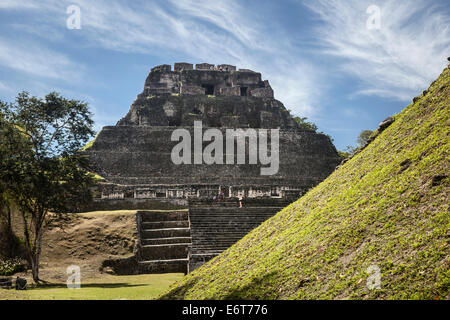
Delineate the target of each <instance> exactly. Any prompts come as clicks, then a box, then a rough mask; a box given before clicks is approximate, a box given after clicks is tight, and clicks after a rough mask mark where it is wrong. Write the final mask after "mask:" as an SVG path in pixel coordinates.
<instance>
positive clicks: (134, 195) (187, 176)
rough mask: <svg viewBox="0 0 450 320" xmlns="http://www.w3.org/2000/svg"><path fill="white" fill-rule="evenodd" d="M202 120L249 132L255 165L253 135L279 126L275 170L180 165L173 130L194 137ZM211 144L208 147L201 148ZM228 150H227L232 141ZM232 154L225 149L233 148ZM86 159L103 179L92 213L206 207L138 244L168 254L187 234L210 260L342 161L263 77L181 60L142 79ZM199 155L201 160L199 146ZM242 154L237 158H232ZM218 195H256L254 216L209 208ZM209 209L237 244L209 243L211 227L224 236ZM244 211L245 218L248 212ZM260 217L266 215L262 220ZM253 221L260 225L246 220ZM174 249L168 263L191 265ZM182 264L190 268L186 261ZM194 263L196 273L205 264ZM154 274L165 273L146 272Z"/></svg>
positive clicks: (205, 125) (221, 127)
mask: <svg viewBox="0 0 450 320" xmlns="http://www.w3.org/2000/svg"><path fill="white" fill-rule="evenodd" d="M199 122H201V124H202V129H201V130H202V131H205V130H207V129H209V128H216V129H217V130H219V132H222V133H223V137H224V138H223V139H225V137H226V131H227V129H242V131H241V133H242V134H243V135H244V137H243V139H244V140H243V141H244V143H245V146H246V148H245V159H250V157H251V156H252V154H253V152H255V151H254V150H253V149H252V148H251V146H250V139H245V132H246V130H249V129H252V130H254V131H255V132H256V133H257V134H261V133H264V134H265V133H267V132H269V131H271V130H272V129H279V168H278V171H277V173H276V174H273V175H261V167H263V164H262V163H256V164H252V163H250V161H246V162H245V163H243V164H242V163H241V164H239V162H238V161H235V162H234V163H233V164H226V163H225V164H218V163H213V164H204V163H201V164H192V163H195V161H193V162H191V164H187V163H182V164H174V163H173V162H172V158H171V153H172V150H173V148H174V147H175V146H176V145H177V144H178V143H179V142H178V141H172V139H171V137H172V133H173V132H174V130H175V129H186V130H187V132H189V133H191V134H192V136H194V135H195V132H194V131H195V130H194V123H199ZM259 137H261V136H259ZM259 139H260V138H259ZM267 142H268V144H269V145H270V144H271V143H272V141H271V140H270V139H268V140H267ZM209 143H210V142H209V141H203V142H201V145H202V147H203V148H202V150H204V148H205V147H206V146H208V144H209ZM236 143H237V144H238V143H239V142H236ZM223 145H224V146H225V145H226V141H225V140H224V141H223ZM269 150H270V148H269ZM225 152H226V153H228V152H229V151H228V149H227V150H225ZM86 153H87V154H88V155H89V158H90V161H91V165H92V170H93V171H94V172H95V173H96V174H98V175H99V176H101V177H102V178H103V179H104V181H103V182H102V183H101V184H100V187H99V189H98V191H97V199H96V200H95V202H94V204H95V206H96V208H95V209H125V208H127V209H155V208H158V209H161V208H178V209H179V208H183V207H184V208H187V207H188V204H189V201H191V203H192V201H194V200H195V199H198V200H197V201H200V202H201V203H202V201H203V202H204V203H202V204H201V205H198V203H197V205H195V206H194V205H191V211H190V215H191V216H192V215H194V216H195V217H194V216H192V218H194V219H193V220H192V219H191V220H190V222H189V217H188V218H187V219H188V220H187V221H188V223H187V222H174V221H178V220H177V219H176V220H174V221H172V222H170V219H169V222H170V223H169V224H170V225H174V226H175V225H177V226H179V225H183V228H184V229H189V228H190V230H187V231H173V230H172V231H167V230H165V231H154V232H152V231H148V232H145V231H144V230H146V229H145V228H144V229H142V230H143V231H141V238H142V239H141V240H142V243H152V245H159V246H161V245H165V244H166V245H169V244H170V247H167V248H166V249H167V250H172V249H170V248H173V244H174V243H176V241H177V240H161V239H167V238H170V237H171V235H174V237H175V238H176V237H177V234H178V233H179V234H180V236H179V237H180V238H183V240H180V241H183V242H182V243H181V244H182V245H187V244H189V246H190V247H191V249H195V243H198V244H201V246H197V249H198V250H197V252H194V251H195V250H194V251H192V250H191V252H194V254H197V255H199V254H200V255H201V254H202V250H203V249H204V251H205V252H204V253H205V257H208V254H209V253H212V256H214V255H215V254H217V253H218V252H221V251H223V250H224V249H226V248H227V247H228V246H229V245H231V244H232V243H233V242H234V241H237V240H238V239H239V238H240V237H242V236H243V235H245V233H246V232H248V231H249V230H251V228H253V227H255V226H256V225H257V224H259V223H261V222H262V221H264V220H265V219H267V217H269V216H271V215H273V214H275V213H276V212H277V211H278V210H279V209H280V208H281V207H283V206H284V205H285V204H286V203H289V201H291V200H295V199H297V198H298V197H300V196H301V195H303V194H304V193H305V192H307V191H308V190H309V189H310V188H312V187H314V186H315V185H317V184H318V183H319V182H320V181H322V180H323V179H325V178H326V177H327V176H328V175H329V174H330V173H331V172H332V171H333V170H334V169H335V167H336V166H337V165H338V164H339V162H340V161H341V158H340V157H339V155H338V154H337V151H336V149H335V147H334V146H333V144H332V143H331V141H330V139H329V138H328V137H327V136H326V135H324V134H319V133H316V132H313V131H309V130H304V129H300V128H299V126H298V124H297V123H296V122H295V121H294V120H293V118H292V117H291V115H290V113H289V111H288V110H286V108H285V107H284V105H283V104H282V103H281V102H280V101H278V100H276V99H275V98H274V92H273V90H272V88H271V86H270V84H269V82H268V81H267V80H262V78H261V74H260V73H258V72H254V71H252V70H248V69H239V70H236V67H235V66H231V65H225V64H224V65H218V66H214V65H212V64H207V63H202V64H197V65H196V66H195V69H194V67H193V65H192V64H189V63H175V65H174V68H173V70H172V67H171V66H170V65H160V66H157V67H155V68H153V69H152V70H151V72H150V74H149V75H148V77H147V79H146V81H145V86H144V90H143V92H142V93H141V94H139V95H138V96H137V99H136V100H135V101H134V103H133V104H132V105H131V108H130V111H129V112H128V114H127V115H126V116H125V117H124V118H122V119H121V120H120V121H118V123H117V124H116V125H115V126H107V127H104V128H103V129H102V130H101V131H100V133H99V134H98V136H97V137H96V139H95V141H94V142H93V144H92V145H91V146H90V147H89V148H87V149H86ZM192 153H193V155H192V156H193V157H194V158H195V154H194V150H193V151H192ZM238 156H239V155H238V154H235V155H234V159H236V157H238ZM219 193H221V194H222V195H223V198H224V199H223V203H233V201H234V200H235V199H237V198H238V197H242V198H243V199H244V200H243V201H244V203H245V202H246V201H247V203H249V201H250V200H251V199H253V200H254V201H256V202H252V207H253V209H251V210H249V209H244V208H238V206H237V204H236V202H234V203H235V204H236V205H233V206H232V209H226V210H225V211H224V210H223V209H219V208H220V206H217V203H212V204H211V206H208V204H207V203H208V202H207V201H211V199H212V198H213V197H214V196H217V195H218V194H219ZM258 199H260V200H261V201H260V202H259V203H261V206H260V207H270V208H272V209H264V210H258V209H255V208H257V207H258ZM205 201H206V202H205ZM267 201H268V202H267ZM267 203H270V205H266V204H267ZM208 207H210V208H216V210H214V209H211V210H212V211H213V212H216V213H217V212H222V211H223V215H222V216H225V217H226V215H227V214H228V215H229V217H230V218H229V221H228V220H227V218H225V220H224V219H219V220H220V221H219V220H217V219H216V222H217V223H219V222H220V223H219V224H222V225H223V223H224V221H225V222H227V221H228V222H229V223H228V225H229V226H231V227H230V228H229V229H226V228H225V229H226V230H228V231H229V233H228V234H229V238H230V239H232V241H226V238H227V233H226V232H225V233H222V234H221V235H220V241H216V243H217V246H215V245H208V241H209V242H210V243H213V242H214V241H213V240H212V239H213V238H214V231H211V232H209V231H208V230H207V228H212V229H211V230H216V231H217V230H218V228H217V226H218V225H219V224H216V225H214V223H213V224H211V223H210V224H208V217H207V215H205V213H208V212H210V211H208V210H209V209H207V208H208ZM199 208H200V209H199ZM227 210H228V211H227ZM239 210H240V211H239ZM246 210H247V211H248V212H247V213H246V214H244V213H245V212H246ZM269 211H270V212H269ZM233 212H237V213H236V214H234V213H233ZM258 212H259V213H261V216H260V218H258V216H257V215H258ZM246 215H247V218H246ZM143 216H145V219H146V220H145V221H146V222H148V223H147V225H155V226H158V228H156V229H155V230H161V229H171V228H170V227H168V228H164V227H161V226H162V225H161V223H160V224H158V223H157V222H158V221H154V219H152V218H151V217H149V216H148V214H144V215H143ZM210 216H211V221H210V222H214V219H215V218H218V217H217V215H215V216H214V214H211V215H210ZM183 217H184V216H183ZM248 217H251V219H253V220H254V221H256V224H255V223H249V221H248ZM184 218H186V217H184ZM184 218H183V219H184ZM242 219H243V220H242ZM245 219H247V220H245ZM194 220H195V221H194ZM150 222H151V223H150ZM160 222H161V221H160ZM185 224H186V226H185ZM233 225H235V226H238V225H241V226H247V227H244V228H241V229H239V228H238V227H236V228H235V230H238V231H237V232H233V228H232V226H233ZM197 226H198V228H196V227H197ZM202 228H203V229H202ZM205 228H206V229H205ZM221 229H222V230H225V229H223V228H221ZM195 230H199V231H197V236H198V237H199V238H198V239H200V240H201V241H200V240H199V241H196V239H194V238H195V237H196V236H195V232H192V231H195ZM208 232H209V233H208ZM159 233H161V234H159ZM205 235H207V236H205ZM148 236H150V237H148ZM191 237H192V243H193V244H194V245H193V246H192V245H191V242H190V241H189V243H187V242H186V239H188V238H189V239H191ZM211 237H212V238H211ZM150 239H160V240H155V241H151V240H150ZM208 239H209V240H208ZM144 240H145V241H144ZM165 241H168V242H167V243H165ZM205 248H206V249H205ZM215 249H217V250H215ZM152 250H153V251H152ZM142 252H145V253H144V255H143V256H142V255H141V257H142V259H141V260H143V261H157V254H155V252H164V248H161V247H158V248H156V247H153V248H151V247H146V248H145V250H144V249H143V250H141V253H142ZM171 252H172V251H171ZM173 252H179V253H180V255H181V256H182V257H181V258H180V257H178V256H176V254H175V256H174V254H162V257H171V258H173V259H175V260H176V259H181V260H183V259H186V256H185V255H186V254H185V252H186V250H185V249H182V250H176V251H173ZM147 255H148V257H147V258H146V256H147ZM149 259H150V260H149ZM162 260H168V259H163V258H162ZM169 260H170V259H169ZM200 260H201V259H200ZM206 260H207V258H205V259H204V261H206ZM180 263H181V264H183V265H185V261H184V260H183V262H180ZM192 265H193V268H195V267H197V266H198V263H194V264H192ZM144 269H145V268H144ZM150 269H151V270H157V269H158V268H152V267H148V268H147V270H150Z"/></svg>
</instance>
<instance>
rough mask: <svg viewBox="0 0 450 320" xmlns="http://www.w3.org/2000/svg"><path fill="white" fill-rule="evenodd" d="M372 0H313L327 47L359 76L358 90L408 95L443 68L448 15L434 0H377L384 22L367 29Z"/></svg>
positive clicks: (449, 36)
mask: <svg viewBox="0 0 450 320" xmlns="http://www.w3.org/2000/svg"><path fill="white" fill-rule="evenodd" d="M372 4H374V3H373V1H372V0H366V1H361V0H351V1H338V0H327V1H325V0H314V1H310V2H307V6H308V7H309V8H310V9H311V10H313V11H314V12H315V13H317V14H318V16H319V17H320V19H321V24H320V25H319V26H318V27H317V29H316V35H317V39H318V42H319V43H321V44H322V45H323V46H322V49H321V51H322V52H323V53H326V54H329V55H333V56H336V57H338V58H342V60H341V63H340V64H339V66H340V70H341V71H343V72H345V73H348V74H351V75H353V76H356V77H357V78H358V79H359V80H360V81H361V82H360V83H361V86H360V89H359V90H358V92H357V93H356V94H362V95H377V96H383V97H390V98H392V97H393V98H397V99H400V100H408V99H410V98H411V97H412V96H414V95H415V94H417V92H418V91H420V90H423V89H425V88H426V87H427V86H428V85H429V84H430V82H431V81H432V80H434V79H435V78H436V77H437V76H438V75H439V73H440V72H441V71H442V69H443V67H444V66H445V63H446V54H449V52H450V29H449V25H450V16H449V15H448V14H445V11H444V10H441V8H440V6H439V4H436V3H435V2H434V1H423V0H410V1H394V0H387V1H376V4H378V5H379V8H380V9H381V28H380V29H379V30H377V29H373V30H369V29H368V28H367V27H366V21H367V19H368V18H369V14H367V13H366V10H367V8H368V7H369V6H370V5H372Z"/></svg>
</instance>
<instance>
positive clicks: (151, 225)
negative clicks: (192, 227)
mask: <svg viewBox="0 0 450 320" xmlns="http://www.w3.org/2000/svg"><path fill="white" fill-rule="evenodd" d="M141 227H142V229H144V230H146V229H167V228H189V221H187V220H186V221H182V220H180V221H155V222H142V225H141Z"/></svg>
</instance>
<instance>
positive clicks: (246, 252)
mask: <svg viewBox="0 0 450 320" xmlns="http://www.w3.org/2000/svg"><path fill="white" fill-rule="evenodd" d="M449 136H450V69H449V68H447V69H445V70H444V72H443V73H442V75H441V76H440V77H439V78H438V79H437V81H435V82H434V83H433V84H432V86H431V87H430V89H429V90H428V92H427V94H426V96H422V97H420V98H419V99H417V100H416V101H415V102H414V103H412V104H411V105H409V106H408V107H407V108H406V109H404V110H403V111H402V112H401V113H400V114H398V115H396V116H395V122H394V123H393V124H392V125H390V126H389V127H388V128H386V129H385V130H384V131H382V132H381V133H380V134H378V135H377V137H376V138H375V139H374V141H372V142H371V143H370V144H369V145H368V146H367V147H366V148H365V149H363V150H361V152H359V153H358V154H357V155H355V156H354V157H353V158H351V159H350V160H349V161H347V162H346V163H345V164H343V165H342V166H341V167H339V169H337V170H336V171H334V172H333V173H332V174H331V175H330V176H329V177H328V178H327V179H326V180H324V181H323V182H322V183H320V184H319V185H318V186H317V187H315V188H313V189H312V190H310V191H309V192H308V193H307V194H306V195H304V196H303V197H301V198H300V199H299V200H297V201H296V202H294V203H292V204H291V205H289V206H288V207H286V208H284V209H283V210H282V211H281V212H279V213H278V214H277V215H275V216H274V217H272V218H271V219H269V220H267V221H266V222H264V223H263V224H262V225H261V226H259V227H258V228H256V229H254V230H253V231H251V232H250V233H249V234H248V235H247V236H245V237H244V238H243V239H241V240H240V241H238V242H237V243H236V244H235V245H234V246H232V247H231V248H229V249H228V250H227V251H225V252H224V253H222V254H221V255H219V256H218V257H216V258H214V259H212V260H211V261H209V262H207V263H206V264H205V265H203V266H202V267H201V268H199V269H196V270H195V271H193V272H192V273H190V274H188V275H187V276H186V277H184V278H183V280H182V281H180V282H178V283H177V284H175V285H173V286H172V287H171V288H170V290H168V291H167V292H166V293H165V294H164V295H163V296H162V298H166V299H228V298H232V299H448V298H449V297H450V292H449V284H450V272H449V270H450V269H449V266H450V260H449V259H450V243H449V238H448V234H449V228H450V215H449V202H448V194H449V191H450V190H449V189H450V178H449V177H448V159H449V158H450V155H449V150H450V140H449V139H448V137H449ZM436 177H439V179H436ZM371 265H377V266H378V267H379V268H380V270H381V289H369V288H368V287H367V285H366V283H367V280H368V273H367V269H368V267H369V266H371Z"/></svg>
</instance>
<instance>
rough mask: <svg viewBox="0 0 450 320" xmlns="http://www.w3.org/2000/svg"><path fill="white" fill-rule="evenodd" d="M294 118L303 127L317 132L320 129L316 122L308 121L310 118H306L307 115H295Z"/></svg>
mask: <svg viewBox="0 0 450 320" xmlns="http://www.w3.org/2000/svg"><path fill="white" fill-rule="evenodd" d="M293 119H294V120H295V122H297V123H298V125H299V126H300V128H301V129H305V130H311V131H314V132H316V131H317V129H318V128H317V126H316V125H315V124H314V123H312V122H310V121H307V119H308V118H306V117H303V118H300V117H294V118H293Z"/></svg>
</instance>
